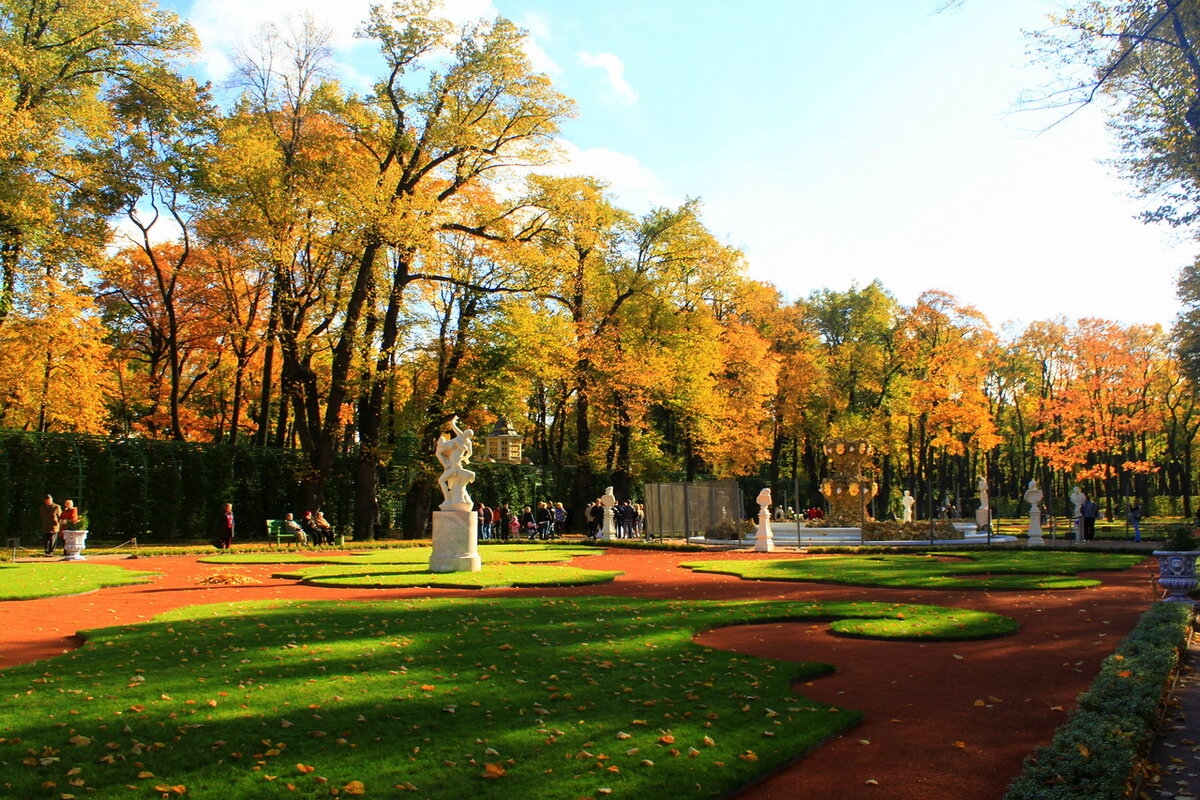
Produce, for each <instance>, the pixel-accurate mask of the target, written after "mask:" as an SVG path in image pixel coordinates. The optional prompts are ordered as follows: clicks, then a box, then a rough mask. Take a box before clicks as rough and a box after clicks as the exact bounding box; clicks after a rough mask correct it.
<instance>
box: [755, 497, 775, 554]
mask: <svg viewBox="0 0 1200 800" xmlns="http://www.w3.org/2000/svg"><path fill="white" fill-rule="evenodd" d="M754 550H755V552H758V553H773V552H775V535H774V532H773V531H772V530H771V512H769V511H767V507H766V506H762V507H760V510H759V512H758V529H757V530H756V531H755V535H754Z"/></svg>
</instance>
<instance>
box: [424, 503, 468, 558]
mask: <svg viewBox="0 0 1200 800" xmlns="http://www.w3.org/2000/svg"><path fill="white" fill-rule="evenodd" d="M442 505H443V506H445V505H448V504H446V503H443V504H442ZM478 537H479V516H478V515H477V514H476V513H475V512H474V511H471V510H470V507H468V508H466V509H451V510H446V509H443V510H441V511H434V512H433V555H431V556H430V557H429V571H430V572H479V569H480V561H479V541H478Z"/></svg>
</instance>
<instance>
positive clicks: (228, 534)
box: [68, 501, 335, 550]
mask: <svg viewBox="0 0 1200 800" xmlns="http://www.w3.org/2000/svg"><path fill="white" fill-rule="evenodd" d="M68 502H69V501H68ZM216 528H217V530H216V533H217V541H216V545H217V547H218V548H219V549H222V550H228V549H229V548H230V547H232V546H233V536H234V528H235V525H234V519H233V503H226V504H225V505H224V506H222V508H221V512H220V513H219V514H218V515H217V519H216ZM283 532H284V533H288V534H291V535H293V536H295V537H296V541H297V542H299V543H300V544H303V545H308V544H314V545H322V544H333V543H334V538H335V537H334V534H333V526H332V525H330V524H329V521H328V520H326V519H325V515H324V514H323V513H322V512H320V511H305V512H304V516H303V517H302V518H301V520H300V521H299V522H297V521H296V519H295V516H294V515H293V514H292V513H291V512H290V511H289V512H288V513H286V514H284V515H283Z"/></svg>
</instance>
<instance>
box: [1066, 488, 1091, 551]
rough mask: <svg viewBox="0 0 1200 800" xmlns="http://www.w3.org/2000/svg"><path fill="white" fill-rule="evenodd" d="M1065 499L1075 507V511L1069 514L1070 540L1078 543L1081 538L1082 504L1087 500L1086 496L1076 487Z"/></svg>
mask: <svg viewBox="0 0 1200 800" xmlns="http://www.w3.org/2000/svg"><path fill="white" fill-rule="evenodd" d="M1067 497H1068V499H1070V501H1071V502H1072V503H1073V504H1074V505H1075V510H1074V511H1073V512H1072V513H1071V529H1072V533H1071V538H1073V539H1075V540H1077V541H1078V540H1079V539H1082V538H1083V535H1082V531H1081V526H1082V525H1083V503H1084V501H1085V500H1087V495H1086V494H1084V493H1083V491H1082V490H1081V489H1080V488H1079V487H1078V486H1076V487H1074V488H1073V489H1071V493H1070V494H1069V495H1067Z"/></svg>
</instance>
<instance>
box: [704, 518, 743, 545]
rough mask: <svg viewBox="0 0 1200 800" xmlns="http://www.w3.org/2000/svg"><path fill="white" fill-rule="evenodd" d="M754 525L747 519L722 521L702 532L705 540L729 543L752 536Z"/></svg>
mask: <svg viewBox="0 0 1200 800" xmlns="http://www.w3.org/2000/svg"><path fill="white" fill-rule="evenodd" d="M754 531H755V525H754V523H753V522H751V521H750V520H748V519H740V520H739V519H723V520H721V521H720V522H718V523H717V524H716V525H713V526H712V527H711V528H706V529H705V530H704V538H705V539H718V540H723V541H729V540H732V539H738V540H740V539H744V538H746V537H747V536H753V535H754Z"/></svg>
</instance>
